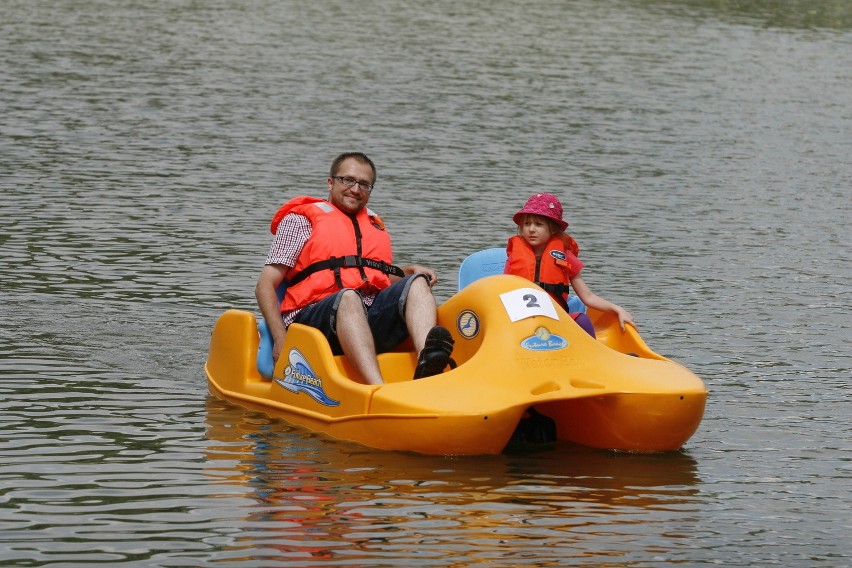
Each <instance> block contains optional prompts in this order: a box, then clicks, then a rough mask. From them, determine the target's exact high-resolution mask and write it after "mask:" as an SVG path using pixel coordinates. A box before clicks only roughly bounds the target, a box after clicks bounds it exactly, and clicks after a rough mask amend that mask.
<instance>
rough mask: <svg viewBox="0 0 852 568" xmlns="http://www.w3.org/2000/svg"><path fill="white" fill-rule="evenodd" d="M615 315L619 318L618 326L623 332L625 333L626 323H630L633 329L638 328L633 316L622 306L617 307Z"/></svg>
mask: <svg viewBox="0 0 852 568" xmlns="http://www.w3.org/2000/svg"><path fill="white" fill-rule="evenodd" d="M615 314H616V315H617V316H618V325H619V327H621V331H624V324H625V323H629V324H630V325H632V326H633V327H636V322H635V321H633V316H632V315H630V312H628V311H627V310H625V309H624V308H622V307H621V306H615Z"/></svg>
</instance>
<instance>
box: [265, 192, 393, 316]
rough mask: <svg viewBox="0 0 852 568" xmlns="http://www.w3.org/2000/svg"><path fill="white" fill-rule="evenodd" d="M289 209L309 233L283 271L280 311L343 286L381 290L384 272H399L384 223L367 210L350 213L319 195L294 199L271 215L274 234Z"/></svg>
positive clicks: (384, 284) (386, 280)
mask: <svg viewBox="0 0 852 568" xmlns="http://www.w3.org/2000/svg"><path fill="white" fill-rule="evenodd" d="M289 213H296V214H298V215H303V216H305V217H307V219H308V220H309V221H310V223H311V236H310V238H309V239H308V240H307V241H306V242H305V246H304V247H303V248H302V252H301V253H300V254H299V257H298V258H297V259H296V265H295V266H294V267H292V268H291V269H290V270H288V271H287V274H286V280H287V282H288V285H287V293H286V294H285V295H284V299H283V300H282V302H281V311H282V312H284V311H290V310H295V309H298V308H303V307H305V306H308V305H310V304H312V303H314V302H317V301H319V300H321V299H323V298H325V297H326V296H330V295H331V294H334V293H335V292H337V291H338V290H342V289H343V288H354V289H356V290H357V289H361V288H365V287H370V288H373V289H375V290H382V289H384V288H387V287H388V286H390V279H389V278H388V274H394V275H397V276H403V275H404V274H403V273H402V270H401V269H399V268H397V267H396V266H393V265H392V264H391V262H393V253H392V252H391V240H390V235H388V233H387V231H385V226H384V223H382V220H381V219H380V218H379V216H378V215H376V214H375V213H373V212H372V211H370V210H369V209H367V208H363V209H361V210H360V211H358V213H356V214H355V215H354V216H350V215H347V214H346V213H344V212H343V211H341V210H340V209H338V208H337V207H335V206H334V205H332V204H331V203H329V202H328V201H326V200H324V199H317V198H315V197H305V196H303V197H296V198H295V199H292V200H290V201H288V202H287V203H285V204H284V205H282V206H281V208H280V209H279V210H278V211H277V212H276V213H275V216H274V217H273V218H272V223H271V225H270V229H271V231H272V233H273V234H274V233H275V232H276V231H277V230H278V224H279V223H280V222H281V220H282V219H283V218H284V217H285V216H286V215H287V214H289Z"/></svg>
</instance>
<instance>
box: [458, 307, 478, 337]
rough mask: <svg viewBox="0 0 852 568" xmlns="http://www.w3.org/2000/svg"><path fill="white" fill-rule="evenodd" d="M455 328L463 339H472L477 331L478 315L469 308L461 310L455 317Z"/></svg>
mask: <svg viewBox="0 0 852 568" xmlns="http://www.w3.org/2000/svg"><path fill="white" fill-rule="evenodd" d="M456 328H458V330H459V335H461V336H462V337H464V338H465V339H473V338H474V337H476V336H477V334H478V333H479V316H477V315H476V313H474V312H473V311H471V310H464V311H462V313H460V314H459V317H458V318H456Z"/></svg>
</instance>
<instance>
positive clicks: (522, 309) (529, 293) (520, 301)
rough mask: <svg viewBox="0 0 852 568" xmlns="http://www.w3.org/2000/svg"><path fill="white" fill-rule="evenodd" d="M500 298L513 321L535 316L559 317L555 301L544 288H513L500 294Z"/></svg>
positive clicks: (556, 318)
mask: <svg viewBox="0 0 852 568" xmlns="http://www.w3.org/2000/svg"><path fill="white" fill-rule="evenodd" d="M500 299H501V300H502V301H503V306H504V307H505V308H506V313H508V314H509V319H510V320H512V321H518V320H522V319H524V318H531V317H533V316H545V317H548V318H553V319H555V320H558V319H559V316H558V315H556V308H555V307H554V306H553V301H552V300H551V299H550V295H549V294H548V293H547V292H545V291H544V290H541V289H537V288H520V289H518V290H512V291H511V292H506V293H505V294H500Z"/></svg>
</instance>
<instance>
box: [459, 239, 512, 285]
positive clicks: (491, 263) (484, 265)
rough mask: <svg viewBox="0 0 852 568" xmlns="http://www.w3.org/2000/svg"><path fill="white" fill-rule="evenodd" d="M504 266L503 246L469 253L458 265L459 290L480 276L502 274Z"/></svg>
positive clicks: (504, 253)
mask: <svg viewBox="0 0 852 568" xmlns="http://www.w3.org/2000/svg"><path fill="white" fill-rule="evenodd" d="M505 266H506V249H505V248H489V249H485V250H480V251H477V252H475V253H473V254H471V255H470V256H468V257H467V258H465V259H464V260H463V261H462V263H461V266H459V290H461V289H462V288H464V287H465V286H467V285H468V284H470V283H471V282H476V281H477V280H479V279H480V278H485V277H486V276H493V275H495V274H503V268H504V267H505Z"/></svg>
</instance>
